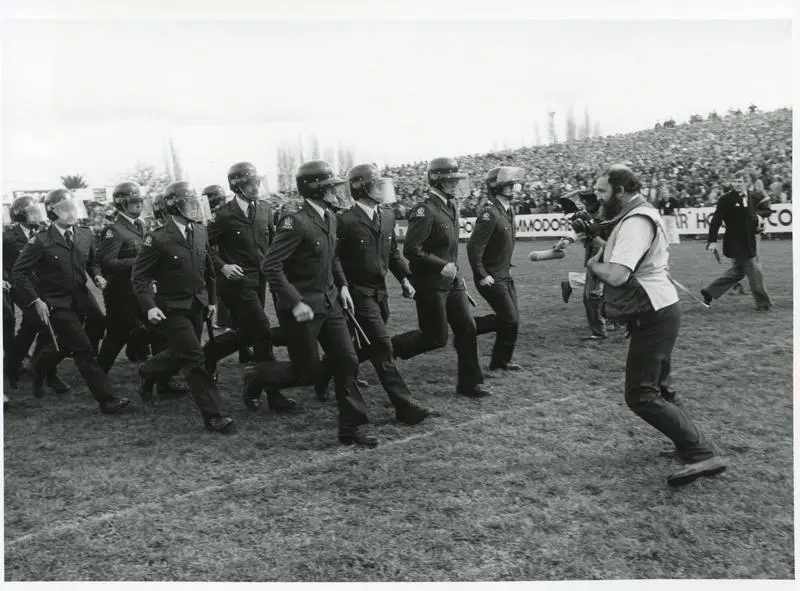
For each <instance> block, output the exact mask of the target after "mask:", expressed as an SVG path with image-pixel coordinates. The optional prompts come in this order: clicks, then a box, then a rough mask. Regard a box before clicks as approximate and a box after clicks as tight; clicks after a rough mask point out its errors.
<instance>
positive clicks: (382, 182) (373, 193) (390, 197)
mask: <svg viewBox="0 0 800 591" xmlns="http://www.w3.org/2000/svg"><path fill="white" fill-rule="evenodd" d="M345 195H346V196H347V197H348V198H349V199H351V200H353V201H355V198H356V196H355V195H353V192H352V190H351V188H350V183H347V184H346V185H345ZM369 198H370V199H372V200H373V201H376V202H378V203H380V204H381V205H385V204H388V203H396V202H397V195H396V194H395V191H394V180H392V178H391V177H388V176H387V177H380V178H377V179H375V180H373V181H371V183H370V191H369Z"/></svg>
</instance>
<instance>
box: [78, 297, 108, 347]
mask: <svg viewBox="0 0 800 591" xmlns="http://www.w3.org/2000/svg"><path fill="white" fill-rule="evenodd" d="M83 329H84V330H85V331H86V336H87V337H89V342H90V343H91V344H92V349H93V350H94V354H95V355H97V353H98V352H99V350H100V340H101V339H102V338H103V335H104V334H105V332H106V316H105V314H103V311H102V310H101V309H100V306H99V305H98V304H97V301H96V300H95V299H94V298H89V300H88V301H87V303H86V312H85V316H84V325H83Z"/></svg>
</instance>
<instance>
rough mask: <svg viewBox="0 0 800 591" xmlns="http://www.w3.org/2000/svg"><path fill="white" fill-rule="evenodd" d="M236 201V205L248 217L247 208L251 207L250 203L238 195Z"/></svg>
mask: <svg viewBox="0 0 800 591" xmlns="http://www.w3.org/2000/svg"><path fill="white" fill-rule="evenodd" d="M234 199H236V203H237V204H238V205H239V209H241V210H242V213H243V214H244V215H245V217H247V208H248V206H249V205H250V202H249V201H247V200H246V199H242V198H241V197H239V196H238V195H236V196H235V197H234Z"/></svg>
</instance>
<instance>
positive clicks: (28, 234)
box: [17, 224, 32, 240]
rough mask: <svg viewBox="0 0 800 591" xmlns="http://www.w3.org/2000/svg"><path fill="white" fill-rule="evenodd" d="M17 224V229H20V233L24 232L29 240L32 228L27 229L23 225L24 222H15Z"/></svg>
mask: <svg viewBox="0 0 800 591" xmlns="http://www.w3.org/2000/svg"><path fill="white" fill-rule="evenodd" d="M17 225H18V226H19V229H20V230H22V233H23V234H25V238H27V239H28V240H30V238H31V233H32V230H29V229H28V228H26V227H25V226H24V224H17Z"/></svg>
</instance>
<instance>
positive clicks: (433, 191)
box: [431, 187, 450, 207]
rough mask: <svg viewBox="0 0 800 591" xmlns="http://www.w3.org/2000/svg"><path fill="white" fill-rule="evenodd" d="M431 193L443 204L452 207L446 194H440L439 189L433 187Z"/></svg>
mask: <svg viewBox="0 0 800 591" xmlns="http://www.w3.org/2000/svg"><path fill="white" fill-rule="evenodd" d="M431 193H433V194H434V195H436V196H437V197H438V198H439V199H441V200H442V203H444V204H445V205H446V206H447V207H450V200H449V199H448V198H447V197H446V196H445V195H444V194H442V193H440V192H439V191H438V190H437V189H434V188H433V187H431Z"/></svg>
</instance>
